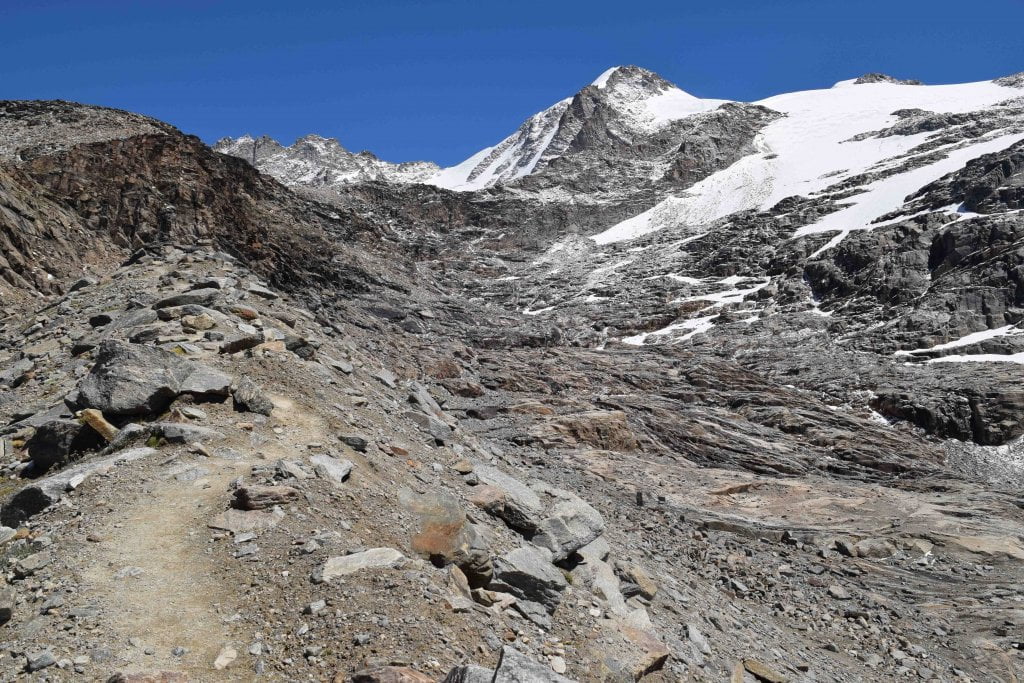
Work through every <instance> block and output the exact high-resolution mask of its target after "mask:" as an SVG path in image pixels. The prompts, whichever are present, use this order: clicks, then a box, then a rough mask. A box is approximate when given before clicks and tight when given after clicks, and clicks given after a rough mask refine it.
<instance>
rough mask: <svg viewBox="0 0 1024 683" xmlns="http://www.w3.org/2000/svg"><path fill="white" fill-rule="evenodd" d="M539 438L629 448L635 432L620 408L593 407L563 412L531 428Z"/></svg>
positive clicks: (633, 444) (604, 447)
mask: <svg viewBox="0 0 1024 683" xmlns="http://www.w3.org/2000/svg"><path fill="white" fill-rule="evenodd" d="M532 433H533V435H534V436H535V437H538V438H540V439H544V440H549V439H553V440H556V441H559V442H561V443H563V444H564V445H567V446H575V445H578V444H587V445H590V446H594V447H595V448H601V449H604V450H610V451H632V450H635V449H636V447H637V440H636V435H635V434H633V431H632V430H631V429H630V428H629V423H628V422H627V421H626V414H625V413H624V412H622V411H621V410H592V411H589V412H586V413H576V414H574V415H563V416H561V417H558V418H556V419H554V420H552V421H550V422H548V423H547V424H544V425H540V426H539V427H537V428H535V429H534V430H533V432H532Z"/></svg>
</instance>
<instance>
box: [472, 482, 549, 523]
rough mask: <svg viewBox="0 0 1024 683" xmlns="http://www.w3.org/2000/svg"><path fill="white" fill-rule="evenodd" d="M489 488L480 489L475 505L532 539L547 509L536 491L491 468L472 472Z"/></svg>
mask: <svg viewBox="0 0 1024 683" xmlns="http://www.w3.org/2000/svg"><path fill="white" fill-rule="evenodd" d="M473 471H474V472H475V473H476V475H477V477H478V478H479V479H480V481H481V482H483V483H484V484H486V485H487V486H488V487H489V488H484V487H478V489H477V491H475V492H474V496H473V499H472V501H473V503H474V504H475V505H477V507H480V508H482V509H484V510H486V511H487V512H489V513H490V514H492V515H494V516H495V517H498V518H499V519H501V520H502V521H504V522H505V523H506V524H507V525H508V526H509V527H511V528H512V529H515V530H516V531H518V532H520V533H522V534H526V535H528V536H532V535H533V534H535V533H536V532H537V531H538V529H539V528H540V523H541V521H543V511H544V506H543V504H542V503H541V499H540V496H538V495H537V494H536V493H535V492H534V491H533V489H531V488H530V487H529V486H527V485H526V484H524V483H523V482H521V481H519V480H518V479H516V478H515V477H511V476H509V475H507V474H505V473H504V472H502V471H501V470H499V469H498V468H496V467H493V466H491V465H476V466H475V467H474V470H473Z"/></svg>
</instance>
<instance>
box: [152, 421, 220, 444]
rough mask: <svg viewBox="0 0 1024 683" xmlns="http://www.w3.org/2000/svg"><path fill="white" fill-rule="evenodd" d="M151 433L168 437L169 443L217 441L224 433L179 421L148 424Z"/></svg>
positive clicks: (164, 437)
mask: <svg viewBox="0 0 1024 683" xmlns="http://www.w3.org/2000/svg"><path fill="white" fill-rule="evenodd" d="M148 426H149V430H150V433H151V434H153V435H154V436H157V437H160V438H163V439H166V440H167V441H168V442H169V443H196V442H197V441H217V440H218V439H223V438H224V435H223V434H221V433H220V432H218V431H217V430H216V429H210V428H209V427H199V426H197V425H190V424H183V423H178V422H154V423H153V424H150V425H148Z"/></svg>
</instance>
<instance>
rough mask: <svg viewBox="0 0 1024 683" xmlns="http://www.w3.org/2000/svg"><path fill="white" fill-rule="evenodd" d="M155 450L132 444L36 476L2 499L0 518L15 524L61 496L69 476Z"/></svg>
mask: <svg viewBox="0 0 1024 683" xmlns="http://www.w3.org/2000/svg"><path fill="white" fill-rule="evenodd" d="M122 431H124V430H122ZM155 454H156V450H155V449H152V448H133V449H130V450H126V451H120V452H118V453H114V454H112V455H107V456H105V457H102V458H96V459H93V460H89V461H87V462H83V463H80V464H78V465H75V466H74V467H70V468H68V469H66V470H63V471H61V472H58V473H56V474H52V475H49V476H46V477H42V478H40V479H36V480H34V481H32V483H31V484H28V485H27V486H25V487H24V488H23V489H21V490H20V491H18V492H17V493H16V494H14V496H13V497H11V499H10V500H9V501H7V502H6V503H4V505H3V508H0V521H2V522H3V524H5V525H7V526H10V527H17V526H19V525H21V524H22V523H23V522H24V521H25V520H26V519H28V518H30V517H32V516H33V515H35V514H37V513H39V512H41V511H43V510H45V509H46V508H48V507H50V506H51V505H53V504H54V503H56V502H57V501H59V500H60V499H61V498H63V497H64V495H65V493H66V492H67V490H68V484H69V483H70V482H71V481H72V480H78V479H81V478H88V477H90V476H92V475H93V474H95V473H97V472H102V471H106V470H107V469H109V468H110V467H112V466H114V465H115V464H120V463H126V462H132V461H134V460H139V459H141V458H146V457H149V456H151V455H155Z"/></svg>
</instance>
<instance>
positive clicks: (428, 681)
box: [352, 666, 434, 683]
mask: <svg viewBox="0 0 1024 683" xmlns="http://www.w3.org/2000/svg"><path fill="white" fill-rule="evenodd" d="M352 683H434V679H433V678H431V677H430V676H428V675H426V674H424V673H420V672H419V671H416V670H415V669H410V668H409V667H407V666H378V667H375V668H372V669H363V670H361V671H357V672H355V673H354V674H352Z"/></svg>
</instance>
